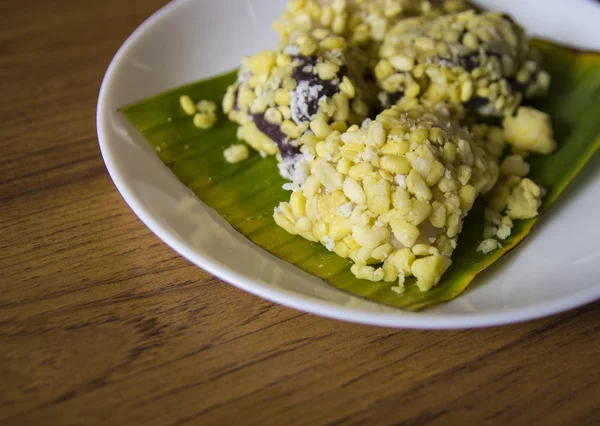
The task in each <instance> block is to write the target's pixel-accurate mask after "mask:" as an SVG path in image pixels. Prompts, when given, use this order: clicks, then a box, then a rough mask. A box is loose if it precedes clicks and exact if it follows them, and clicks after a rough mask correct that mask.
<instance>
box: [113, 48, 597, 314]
mask: <svg viewBox="0 0 600 426" xmlns="http://www.w3.org/2000/svg"><path fill="white" fill-rule="evenodd" d="M534 43H535V45H536V46H537V47H538V49H539V50H540V51H541V53H542V57H543V61H544V66H545V67H546V69H547V70H548V71H549V73H550V74H551V76H552V86H551V92H550V96H549V97H548V98H547V99H544V100H543V101H541V102H539V103H537V104H536V105H535V106H536V107H537V108H539V109H541V110H543V111H546V112H547V113H548V114H550V116H551V117H552V119H553V125H554V130H555V136H556V139H557V142H558V144H559V148H558V149H557V151H556V152H554V153H553V154H552V155H549V156H537V157H533V158H531V161H530V163H531V166H532V167H531V172H530V177H531V178H532V179H533V180H534V181H535V182H537V183H538V184H539V185H541V186H542V187H544V188H545V189H546V190H547V195H546V196H545V198H544V200H543V205H542V207H541V210H540V215H543V213H544V212H545V211H547V210H548V208H549V207H550V206H551V205H552V204H553V203H554V202H555V201H556V200H557V198H558V197H559V195H560V194H561V193H562V192H563V190H564V189H565V187H566V186H567V185H568V184H569V182H571V180H572V179H573V178H574V177H575V176H576V175H577V173H579V171H580V170H581V169H582V168H583V166H584V165H585V163H586V162H587V161H588V160H589V159H590V158H591V157H592V156H593V154H594V152H596V151H597V149H598V147H599V145H600V120H599V119H598V118H599V117H600V102H598V99H600V55H598V54H597V53H592V52H582V51H576V50H573V49H570V48H566V47H561V46H558V45H554V44H552V43H549V42H545V41H541V40H536V41H534ZM235 78H236V72H235V71H232V72H230V73H227V74H223V75H219V76H216V77H212V78H209V79H206V80H202V81H198V82H195V83H192V84H190V85H187V86H184V87H180V88H178V89H175V90H172V91H169V92H167V93H163V94H160V95H158V96H155V97H152V98H150V99H146V100H142V101H140V102H137V103H135V104H132V105H127V106H125V107H123V108H121V110H120V111H121V112H122V113H123V114H124V115H125V116H126V117H127V119H128V120H129V121H130V122H131V124H132V125H133V126H134V127H135V128H136V129H138V130H139V131H140V132H141V133H142V135H143V136H144V138H145V139H146V140H147V141H148V143H149V144H150V145H151V146H152V147H153V148H155V149H156V151H157V153H158V155H159V157H160V159H161V160H162V161H163V162H164V164H165V165H167V166H168V167H169V168H170V169H171V171H172V172H173V173H174V174H175V176H177V178H179V180H180V181H181V182H183V183H184V184H185V185H186V186H188V187H189V188H190V189H191V190H192V191H193V192H194V193H195V194H196V195H197V196H198V198H200V200H202V201H203V202H204V203H206V204H207V205H208V206H210V207H212V208H214V209H215V210H216V211H218V212H219V213H220V214H221V215H222V216H223V217H224V218H225V219H226V220H227V221H228V222H229V223H230V224H231V225H232V226H233V227H234V228H235V229H236V230H238V231H239V232H241V233H242V234H243V235H244V236H246V237H247V238H248V239H250V240H251V241H252V242H254V243H255V244H256V245H258V246H259V247H262V248H263V249H265V250H267V251H269V252H270V253H272V254H274V255H275V256H278V257H279V258H281V259H284V260H286V261H288V262H290V263H292V264H294V265H296V266H298V267H299V268H301V269H303V270H305V271H307V272H309V273H311V274H313V275H315V276H317V277H319V278H321V279H323V280H326V281H327V282H328V283H330V284H331V285H333V286H335V287H337V288H340V289H342V290H344V291H347V292H350V293H352V294H354V295H356V296H360V297H364V298H366V299H369V300H372V301H375V302H379V303H384V304H386V305H391V306H396V307H399V308H403V309H407V310H419V309H422V308H425V307H427V306H431V305H434V304H437V303H440V302H443V301H447V300H451V299H453V298H455V297H457V296H458V295H459V294H461V293H462V292H463V291H464V290H465V288H466V287H467V286H468V285H469V283H470V282H471V281H472V280H473V278H474V277H475V276H476V275H477V274H478V273H480V272H481V271H483V270H484V269H485V268H487V267H488V266H490V265H491V264H492V263H494V262H495V261H496V260H498V259H499V258H500V257H502V256H503V255H504V254H506V253H507V252H508V251H510V250H511V249H513V248H514V247H515V246H516V245H517V244H519V242H521V241H522V240H523V238H525V236H527V234H528V233H529V232H530V231H531V229H532V228H533V227H534V225H535V224H536V223H537V222H538V220H539V219H540V217H539V216H538V217H536V218H533V219H529V220H519V221H516V222H515V227H514V229H513V232H512V235H511V236H510V237H509V238H508V239H507V240H506V241H505V242H504V243H503V246H502V247H501V248H500V249H497V250H495V251H492V252H491V253H488V254H482V253H481V252H478V251H477V246H478V245H479V243H480V242H481V240H482V233H483V207H482V206H481V205H476V206H475V207H474V209H473V210H472V211H471V212H470V214H469V216H468V217H467V219H466V222H465V225H464V228H463V232H462V233H461V234H460V237H459V241H458V247H457V249H456V251H455V252H454V255H453V257H452V260H453V263H452V266H451V267H450V268H449V269H448V271H447V272H446V274H445V275H444V276H443V278H442V280H441V281H440V282H439V284H438V285H437V286H436V287H434V288H433V289H431V290H430V291H427V292H421V291H419V289H418V288H417V287H416V285H414V282H410V281H408V282H407V283H406V290H405V292H404V293H403V294H397V293H396V292H394V291H392V290H391V288H392V286H393V283H386V282H370V281H365V280H359V279H357V278H355V277H354V276H353V275H352V273H351V272H350V266H351V263H350V262H349V261H348V260H346V259H343V258H341V257H339V256H337V255H336V254H334V253H331V252H329V251H327V250H326V249H325V248H324V247H323V246H322V245H321V244H318V243H312V242H309V241H306V240H304V239H302V238H301V237H298V236H293V235H290V234H288V233H287V232H286V231H284V230H283V229H281V228H279V227H278V226H277V225H276V224H275V222H274V221H273V219H272V213H273V208H274V207H275V206H277V205H278V204H279V202H280V201H283V200H286V199H288V198H289V194H290V193H289V192H287V191H285V190H283V189H282V188H281V186H282V185H283V184H284V183H285V180H284V179H283V178H281V177H280V176H279V174H278V171H277V167H276V161H275V159H273V158H266V159H263V158H261V157H260V156H259V155H258V154H257V153H256V152H251V155H250V157H249V158H248V159H247V160H245V161H242V162H240V163H237V164H228V163H226V162H225V161H224V158H223V150H224V149H225V148H226V147H228V146H229V145H230V144H232V143H236V128H237V126H236V125H235V124H234V123H232V122H230V121H229V120H228V119H227V118H226V117H225V116H224V115H223V114H222V112H221V111H219V116H218V120H217V122H216V124H215V126H214V127H213V128H211V129H208V130H201V129H198V128H196V127H194V125H193V123H192V120H191V119H190V117H189V116H186V115H185V114H184V112H183V111H182V110H181V107H180V106H179V97H180V96H181V95H184V94H185V95H189V96H191V98H192V99H195V100H200V99H208V100H213V101H216V102H217V104H219V105H220V104H221V100H222V98H223V95H224V93H225V89H226V88H227V86H228V85H229V84H231V83H232V82H233V81H234V80H235ZM238 143H239V142H238Z"/></svg>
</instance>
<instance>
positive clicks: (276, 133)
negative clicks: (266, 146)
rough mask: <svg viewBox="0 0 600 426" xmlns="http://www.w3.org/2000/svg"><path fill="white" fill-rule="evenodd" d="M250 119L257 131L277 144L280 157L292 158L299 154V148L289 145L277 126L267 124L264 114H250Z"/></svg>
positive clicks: (287, 139)
mask: <svg viewBox="0 0 600 426" xmlns="http://www.w3.org/2000/svg"><path fill="white" fill-rule="evenodd" d="M251 117H252V121H254V124H255V125H256V127H257V128H258V130H260V131H261V132H262V133H264V134H265V135H267V136H268V137H269V138H271V139H272V140H273V142H275V143H276V144H277V147H278V148H279V152H281V156H282V157H284V158H285V157H292V156H294V155H296V154H299V153H300V148H298V147H297V146H294V145H291V144H290V143H289V138H288V137H287V136H286V134H285V133H283V132H282V131H281V127H280V126H279V124H271V123H269V122H268V121H267V120H266V119H265V115H264V114H252V115H251Z"/></svg>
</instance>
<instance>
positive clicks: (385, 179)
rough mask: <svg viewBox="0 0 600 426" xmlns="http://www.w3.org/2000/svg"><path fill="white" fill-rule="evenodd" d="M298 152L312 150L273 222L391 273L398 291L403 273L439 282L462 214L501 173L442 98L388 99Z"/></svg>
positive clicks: (374, 273) (362, 268)
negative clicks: (392, 102) (370, 116)
mask: <svg viewBox="0 0 600 426" xmlns="http://www.w3.org/2000/svg"><path fill="white" fill-rule="evenodd" d="M301 151H302V152H303V154H304V155H305V156H307V157H312V160H311V161H310V163H309V165H308V176H307V177H306V178H305V180H304V181H302V182H296V185H297V187H295V188H291V189H293V192H292V194H291V196H290V200H289V202H283V203H281V204H280V205H279V206H278V207H277V208H276V209H275V212H274V218H275V222H276V223H277V224H278V225H279V226H281V227H282V228H284V229H286V230H287V231H288V232H290V233H292V234H298V235H300V236H302V237H304V238H306V239H308V240H311V241H318V242H320V243H322V244H323V245H324V246H325V247H326V248H327V249H328V250H330V251H334V252H335V253H336V254H338V255H339V256H342V257H345V258H349V259H351V260H352V261H353V262H354V265H353V266H352V269H351V270H352V272H353V273H354V274H355V275H356V276H357V277H359V278H364V279H368V280H371V281H381V280H385V281H389V282H394V281H397V282H398V286H397V291H401V290H402V288H403V287H402V286H403V283H404V279H405V278H406V277H409V276H411V275H414V277H415V278H416V284H417V286H418V287H419V288H420V289H421V290H422V291H426V290H428V289H430V288H431V287H432V286H434V285H435V284H437V282H438V281H439V279H440V277H441V276H442V274H443V273H444V271H445V270H446V269H447V267H448V266H449V265H450V263H451V260H450V257H451V255H452V252H453V251H454V249H455V247H456V240H457V236H458V234H459V233H460V231H461V229H462V222H463V218H464V217H465V216H466V215H467V213H468V212H469V210H470V209H471V207H472V206H473V203H474V201H475V199H476V198H477V196H478V195H479V194H482V193H485V192H487V191H489V190H490V189H491V188H492V187H493V186H494V184H495V182H496V180H497V178H498V174H499V171H498V165H497V162H496V159H495V158H494V157H493V156H491V155H490V154H488V153H487V152H486V151H485V150H484V149H483V148H482V147H480V146H479V145H478V144H476V143H474V142H473V141H472V137H471V134H470V133H469V132H467V131H466V130H464V129H463V128H462V127H461V126H459V124H458V123H457V122H455V121H453V120H452V119H451V118H450V113H449V111H448V109H447V108H446V107H444V105H438V106H437V107H436V108H428V107H425V106H423V105H416V106H413V107H411V108H409V109H408V110H404V109H402V108H401V107H399V106H394V107H392V108H390V109H388V110H386V111H384V112H382V113H381V114H380V115H379V116H377V118H376V119H375V120H373V121H371V120H366V121H365V122H364V123H363V125H362V127H359V126H356V125H354V126H351V127H350V128H348V130H347V131H345V132H343V133H341V132H339V131H333V132H332V133H331V134H330V135H329V136H328V137H327V138H326V139H325V140H322V141H318V142H316V143H311V142H309V141H307V142H306V143H305V144H304V145H303V146H302V148H301Z"/></svg>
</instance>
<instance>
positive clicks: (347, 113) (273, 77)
mask: <svg viewBox="0 0 600 426" xmlns="http://www.w3.org/2000/svg"><path fill="white" fill-rule="evenodd" d="M363 68H364V66H363V65H361V64H360V62H359V61H357V60H356V59H355V58H354V57H353V56H352V52H350V51H349V50H348V49H347V46H346V41H345V40H344V39H343V38H342V37H339V36H336V35H333V34H331V33H330V32H328V31H326V30H324V29H315V30H312V31H309V32H303V33H300V32H297V33H295V34H294V35H293V36H292V37H291V38H290V40H289V43H288V44H287V45H286V46H285V47H283V48H281V49H279V50H277V51H269V50H267V51H263V52H260V53H258V54H256V55H254V56H252V57H245V58H243V59H242V67H241V68H240V70H239V74H238V79H237V81H236V82H235V84H233V85H231V86H230V87H229V88H228V90H227V94H226V95H225V98H224V100H223V110H224V112H225V113H226V114H227V115H228V116H229V118H230V119H231V120H233V121H235V122H237V123H239V124H240V125H241V127H240V129H239V132H238V136H239V138H240V139H243V140H245V141H246V142H247V143H248V144H249V145H250V146H251V147H253V148H254V149H256V150H257V151H259V152H261V154H263V155H278V156H279V159H280V160H283V159H286V158H288V159H289V158H293V157H295V156H296V155H297V154H299V152H300V150H299V147H300V146H301V144H302V142H303V139H302V138H301V136H302V135H308V136H310V137H312V138H316V139H317V140H322V139H325V138H326V137H327V136H328V135H329V134H330V133H331V132H332V131H334V130H337V131H340V132H343V131H344V130H346V128H347V127H348V126H349V125H352V124H354V123H360V122H361V121H362V120H363V119H364V118H365V117H366V116H367V114H368V112H369V111H368V106H367V103H366V102H365V101H364V99H363V87H364V82H363V81H362V73H363V71H362V69H363Z"/></svg>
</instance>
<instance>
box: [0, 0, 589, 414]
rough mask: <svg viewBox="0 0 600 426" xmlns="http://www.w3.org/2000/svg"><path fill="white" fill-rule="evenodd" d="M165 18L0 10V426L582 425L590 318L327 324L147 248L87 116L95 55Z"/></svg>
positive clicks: (153, 245)
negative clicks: (450, 328)
mask: <svg viewBox="0 0 600 426" xmlns="http://www.w3.org/2000/svg"><path fill="white" fill-rule="evenodd" d="M164 3H165V1H161V0H128V1H126V2H123V1H121V0H103V1H99V2H93V1H86V2H79V1H75V0H62V1H58V0H47V1H44V2H41V1H36V0H19V1H17V0H4V1H2V2H0V16H2V20H3V24H2V26H3V30H2V31H0V93H1V94H2V96H0V144H1V153H2V154H1V156H0V173H1V182H0V223H1V228H0V229H1V236H0V288H1V292H0V424H2V425H10V426H14V425H61V426H62V425H129V424H131V425H138V424H139V425H159V424H160V425H191V424H223V425H224V424H259V425H270V424H273V425H278V424H331V425H333V424H344V425H354V424H378V425H381V424H402V425H409V424H411V425H412V424H431V425H447V424H456V423H458V422H460V423H464V422H472V423H473V424H506V423H509V422H510V423H511V424H523V425H528V424H549V425H566V424H568V425H583V424H590V425H591V424H599V423H600V404H599V397H600V368H599V367H598V359H600V339H599V337H600V304H593V305H590V306H588V307H585V308H583V309H579V310H577V311H573V312H568V313H565V314H562V315H559V316H555V317H552V318H547V319H543V320H540V321H535V322H530V323H526V324H519V325H514V326H507V327H501V328H491V329H485V330H466V331H455V332H427V331H406V330H391V329H384V328H373V327H366V326H360V325H353V324H345V323H341V322H336V321H332V320H328V319H323V318H318V317H315V316H312V315H307V314H302V313H300V312H297V311H294V310H291V309H287V308H284V307H281V306H278V305H274V304H272V303H269V302H266V301H264V300H261V299H258V298H256V297H253V296H251V295H248V294H246V293H243V292H242V291H240V290H237V289H235V288H234V287H231V286H229V285H227V284H224V283H223V282H221V281H219V280H218V279H215V278H213V277H211V276H210V275H208V274H207V273H205V272H203V271H202V270H200V269H198V268H196V267H195V266H193V265H191V264H190V263H188V262H187V261H186V260H184V259H183V258H181V257H180V256H178V255H177V254H176V253H175V252H173V251H172V250H170V249H169V248H168V247H167V246H165V245H164V244H163V243H162V242H160V241H159V240H158V238H156V237H155V236H154V235H153V234H151V233H150V231H149V230H148V229H146V228H145V227H144V225H143V224H142V223H141V222H140V221H139V220H137V218H136V216H135V215H134V214H133V213H132V212H131V211H130V210H129V208H128V207H127V206H126V204H125V203H124V202H123V200H122V199H121V197H120V196H119V194H118V193H117V191H116V190H115V189H114V187H113V185H112V183H111V181H110V178H109V177H108V174H107V173H106V170H105V168H104V166H103V163H102V160H101V157H100V153H99V149H98V145H97V140H96V133H95V123H94V116H95V105H96V97H97V93H98V89H99V85H100V81H101V79H102V76H103V73H104V71H105V69H106V67H107V66H108V64H109V61H110V59H111V57H112V55H113V54H114V52H115V51H116V50H117V49H118V47H119V46H120V44H121V43H122V42H123V41H124V39H125V38H126V37H127V35H128V34H129V33H130V32H131V31H133V30H134V29H135V27H136V26H137V25H139V24H140V23H141V22H142V21H143V20H144V19H145V18H146V17H147V16H149V15H150V14H151V13H152V12H154V11H155V10H157V9H158V8H159V7H160V6H162V5H163V4H164Z"/></svg>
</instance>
